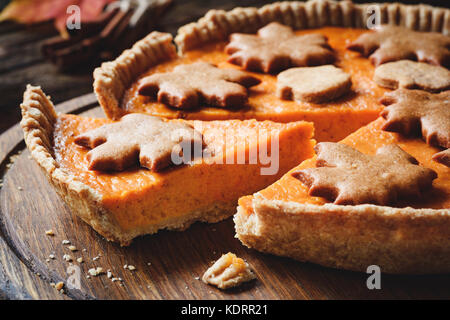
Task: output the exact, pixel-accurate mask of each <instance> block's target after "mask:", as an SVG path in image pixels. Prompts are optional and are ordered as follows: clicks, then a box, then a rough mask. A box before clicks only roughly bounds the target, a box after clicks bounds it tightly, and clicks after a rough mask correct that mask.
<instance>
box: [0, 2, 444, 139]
mask: <svg viewBox="0 0 450 320" xmlns="http://www.w3.org/2000/svg"><path fill="white" fill-rule="evenodd" d="M271 2H275V1H261V0H259V1H258V0H221V1H217V0H122V2H120V3H119V1H114V0H10V1H8V0H0V133H1V132H3V131H5V130H6V129H8V128H9V127H11V126H12V125H14V124H16V123H17V122H18V121H19V120H20V111H19V104H20V102H21V101H22V93H23V91H24V89H25V86H26V84H27V83H31V84H33V85H40V86H42V88H43V89H44V91H45V92H46V93H47V94H48V95H50V96H51V97H52V99H53V102H54V103H55V104H57V103H59V102H62V101H65V100H69V99H71V98H74V97H78V96H80V95H83V94H86V93H90V92H92V71H93V69H94V68H95V67H96V66H98V65H99V64H100V63H101V61H102V60H110V59H113V58H114V57H115V56H117V55H118V54H120V52H121V51H122V50H123V49H125V48H127V47H129V46H130V45H131V44H132V43H134V42H135V41H136V40H137V39H139V38H141V37H143V36H145V35H146V34H147V33H149V32H151V31H152V30H159V31H165V32H170V33H172V34H175V33H176V31H177V29H178V28H179V27H180V26H182V25H184V24H186V23H189V22H192V21H195V20H197V19H198V18H200V17H201V16H203V15H204V14H205V13H206V12H207V11H208V10H210V9H214V8H215V9H225V10H230V9H232V8H234V7H237V6H244V7H245V6H262V5H265V4H268V3H271ZM354 2H370V1H368V0H366V1H354ZM377 2H383V1H377ZM400 2H403V3H410V4H416V3H420V2H421V3H428V4H433V5H439V6H443V7H449V5H450V0H443V1H433V0H428V1H426V0H423V1H400ZM124 3H125V4H124ZM71 5H77V7H76V8H73V7H72V8H71V9H70V10H69V11H68V10H67V8H68V7H69V6H71ZM119 6H125V7H126V8H124V7H121V9H119ZM77 8H79V9H80V12H77V10H78V9H77ZM78 13H80V14H79V15H77V14H78ZM78 18H81V20H79V19H78ZM67 21H70V24H71V27H70V28H73V29H68V27H67V25H66V22H67ZM77 23H81V25H82V28H81V29H79V30H78V29H77V28H76V26H77Z"/></svg>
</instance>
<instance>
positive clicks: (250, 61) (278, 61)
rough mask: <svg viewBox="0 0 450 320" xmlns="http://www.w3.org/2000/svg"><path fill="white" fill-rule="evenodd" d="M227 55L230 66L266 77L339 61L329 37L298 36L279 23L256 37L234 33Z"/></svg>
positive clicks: (272, 24) (319, 35)
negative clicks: (259, 73)
mask: <svg viewBox="0 0 450 320" xmlns="http://www.w3.org/2000/svg"><path fill="white" fill-rule="evenodd" d="M225 51H226V53H228V54H230V55H231V56H230V58H229V59H228V61H229V62H231V63H234V64H237V65H240V66H242V67H243V68H244V69H247V70H252V71H262V72H265V73H275V72H279V71H281V70H285V69H287V68H290V67H305V66H316V65H322V64H329V63H332V62H333V61H334V59H335V57H334V53H333V51H332V49H331V48H330V46H329V45H328V41H327V38H326V37H325V36H323V35H321V34H308V35H303V36H297V35H295V33H294V31H293V30H292V28H290V27H288V26H285V25H282V24H279V23H277V22H272V23H270V24H268V25H267V26H265V27H264V28H261V29H259V31H258V33H257V34H256V35H252V34H242V33H233V34H232V35H231V37H230V43H229V44H228V45H227V46H226V48H225Z"/></svg>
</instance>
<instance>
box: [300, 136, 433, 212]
mask: <svg viewBox="0 0 450 320" xmlns="http://www.w3.org/2000/svg"><path fill="white" fill-rule="evenodd" d="M315 150H316V153H317V168H310V169H304V170H300V171H295V172H293V173H292V175H293V176H294V177H295V178H297V179H299V180H300V181H301V182H303V183H304V184H305V185H306V186H307V187H308V188H309V195H310V196H314V197H323V198H326V199H328V200H330V201H334V203H335V204H340V205H357V204H364V203H370V204H376V205H390V204H395V203H396V202H397V200H398V199H399V198H406V197H418V196H420V194H421V191H422V190H426V189H427V188H430V187H431V185H432V182H433V180H434V179H436V178H437V174H436V172H434V171H433V170H431V169H428V168H425V167H421V166H420V165H418V164H417V163H418V162H417V160H416V159H415V158H414V157H412V156H411V155H409V154H408V153H406V152H405V151H403V150H402V149H401V148H400V147H399V146H397V145H394V144H391V145H386V146H383V147H381V148H379V149H378V150H377V153H376V154H375V155H366V154H363V153H361V152H359V151H358V150H356V149H353V148H352V147H350V146H347V145H344V144H340V143H333V142H322V143H318V144H317V145H316V147H315Z"/></svg>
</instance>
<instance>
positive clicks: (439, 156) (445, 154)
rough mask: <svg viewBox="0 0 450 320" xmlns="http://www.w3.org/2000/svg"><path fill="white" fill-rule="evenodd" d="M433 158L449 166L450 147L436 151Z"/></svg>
mask: <svg viewBox="0 0 450 320" xmlns="http://www.w3.org/2000/svg"><path fill="white" fill-rule="evenodd" d="M433 160H435V161H437V162H439V163H442V164H443V165H446V166H447V167H450V149H447V150H444V151H441V152H438V153H436V154H434V155H433Z"/></svg>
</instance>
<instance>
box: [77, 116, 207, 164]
mask: <svg viewBox="0 0 450 320" xmlns="http://www.w3.org/2000/svg"><path fill="white" fill-rule="evenodd" d="M74 142H75V143H76V144H78V145H81V146H84V147H87V148H91V149H92V150H91V151H89V152H88V153H87V156H86V157H87V160H88V161H89V169H90V170H99V171H123V170H125V169H127V168H129V167H131V166H133V165H136V164H137V163H139V164H140V165H141V167H145V168H148V169H150V170H153V171H160V170H162V169H164V168H166V167H168V166H170V165H171V164H173V162H172V160H171V159H172V153H173V152H175V153H176V155H177V156H180V157H183V154H182V151H183V147H182V145H183V144H184V145H186V144H189V145H190V146H191V145H199V146H203V141H202V134H201V133H199V132H198V131H196V130H195V129H194V128H193V127H191V126H190V125H188V124H186V123H182V122H176V121H165V120H163V119H161V118H158V117H153V116H148V115H144V114H128V115H125V116H124V117H123V118H122V119H121V120H120V121H118V122H116V123H110V124H105V125H103V126H101V127H99V128H96V129H93V130H90V131H87V132H84V133H82V134H80V135H78V136H77V137H75V140H74ZM187 160H188V161H189V160H191V159H187Z"/></svg>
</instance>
